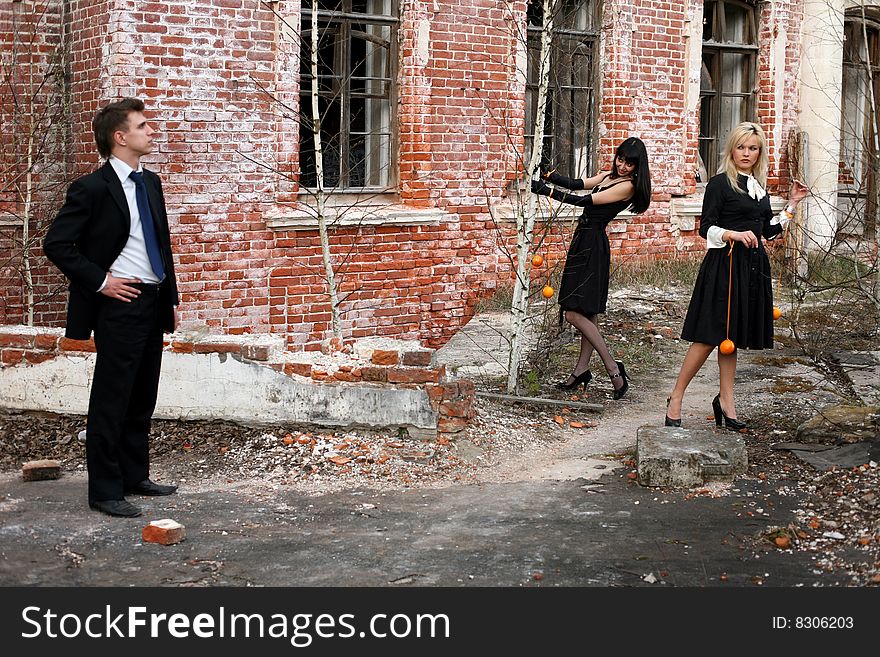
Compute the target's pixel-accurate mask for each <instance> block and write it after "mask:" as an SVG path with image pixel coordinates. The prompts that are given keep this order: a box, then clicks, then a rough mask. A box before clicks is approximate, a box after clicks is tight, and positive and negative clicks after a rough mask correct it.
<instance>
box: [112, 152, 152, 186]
mask: <svg viewBox="0 0 880 657" xmlns="http://www.w3.org/2000/svg"><path fill="white" fill-rule="evenodd" d="M108 161H109V162H110V166H112V167H113V170H114V171H115V172H116V175H117V176H119V181H120V182H125V181H126V180H127V179H128V175H129V174H130V173H131V172H132V171H138V172H140V173H143V172H144V167H143V166H141V165H140V164H139V165H138V168H137V169H132V168H131V167H130V166H128V164H126V163H125V162H123V161H122V160H120V159H119V158H118V157H116V156H115V155H111V156H110V158H109V160H108Z"/></svg>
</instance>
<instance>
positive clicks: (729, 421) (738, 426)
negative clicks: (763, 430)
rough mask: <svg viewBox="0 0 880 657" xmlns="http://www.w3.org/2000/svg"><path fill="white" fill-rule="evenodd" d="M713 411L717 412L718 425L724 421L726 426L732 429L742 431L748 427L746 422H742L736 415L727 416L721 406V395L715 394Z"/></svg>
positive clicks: (716, 421) (716, 420)
mask: <svg viewBox="0 0 880 657" xmlns="http://www.w3.org/2000/svg"><path fill="white" fill-rule="evenodd" d="M712 413H714V414H715V426H716V427H720V426H721V422H722V421H723V422H724V426H725V428H727V429H729V430H730V431H736V432H740V431H743V430H744V429H746V428H747V425H746V423H745V422H740V421H739V420H737V419H736V418H734V417H727V415H726V414H725V412H724V409H722V408H721V395H715V399H713V400H712Z"/></svg>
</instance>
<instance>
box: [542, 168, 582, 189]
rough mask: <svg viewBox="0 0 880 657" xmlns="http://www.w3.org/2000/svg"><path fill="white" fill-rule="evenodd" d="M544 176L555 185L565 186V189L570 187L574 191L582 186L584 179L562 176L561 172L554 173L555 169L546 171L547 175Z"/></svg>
mask: <svg viewBox="0 0 880 657" xmlns="http://www.w3.org/2000/svg"><path fill="white" fill-rule="evenodd" d="M544 177H545V178H546V179H547V180H549V181H550V182H551V183H553V184H554V185H556V186H557V187H565V188H566V189H571V190H574V191H578V190H580V189H583V188H584V181H583V180H582V179H580V178H569V177H567V176H563V175H562V174H559V173H556V172H555V171H548V172H547V175H546V176H544Z"/></svg>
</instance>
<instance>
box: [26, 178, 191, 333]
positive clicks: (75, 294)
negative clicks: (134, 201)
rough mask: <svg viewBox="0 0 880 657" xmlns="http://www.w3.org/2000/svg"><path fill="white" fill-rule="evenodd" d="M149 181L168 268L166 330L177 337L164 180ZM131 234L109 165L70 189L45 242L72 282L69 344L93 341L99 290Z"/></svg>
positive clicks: (48, 253) (164, 311)
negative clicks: (73, 340)
mask: <svg viewBox="0 0 880 657" xmlns="http://www.w3.org/2000/svg"><path fill="white" fill-rule="evenodd" d="M144 181H145V183H146V187H147V195H148V196H149V199H150V209H151V210H152V213H153V220H154V222H155V224H156V232H157V234H158V238H159V246H160V248H161V251H162V261H163V264H164V265H165V281H164V282H163V285H162V289H161V291H160V306H161V312H162V328H163V329H164V330H166V331H173V330H174V306H176V305H177V304H178V302H179V300H178V295H177V279H176V277H175V274H174V260H173V258H172V256H171V235H170V233H169V230H168V215H167V214H166V212H165V197H164V196H163V194H162V183H161V182H160V181H159V176H157V175H156V174H155V173H153V172H151V171H147V170H146V169H144ZM130 230H131V214H130V213H129V211H128V203H127V202H126V200H125V192H124V191H123V190H122V183H120V182H119V176H117V175H116V172H115V171H114V170H113V167H112V165H111V164H110V163H109V162H107V163H106V164H104V166H102V167H101V168H100V169H98V170H97V171H95V172H93V173H90V174H89V175H87V176H83V177H82V178H79V179H77V180H75V181H74V182H73V184H71V186H70V188H69V189H68V190H67V198H66V200H65V202H64V206H63V207H62V208H61V210H59V212H58V215H57V216H56V217H55V220H54V221H53V222H52V226H51V227H50V228H49V231H48V233H46V238H45V239H44V240H43V251H44V252H45V253H46V256H47V257H48V258H49V260H51V261H52V262H53V263H55V265H56V266H57V267H58V269H60V270H61V272H62V273H63V274H64V275H65V276H67V278H69V279H70V296H69V299H68V303H67V329H66V332H65V334H66V335H67V337H68V338H73V339H77V340H86V339H88V337H89V336H90V335H91V333H92V329H93V328H94V326H95V313H96V310H97V307H98V301H99V299H100V293H99V292H97V289H98V288H99V287H101V284H102V283H103V282H104V278H105V277H106V275H107V272H109V271H110V266H111V265H112V264H113V262H114V261H115V260H116V258H117V257H119V254H120V253H121V252H122V248H123V247H124V246H125V243H126V242H127V241H128V235H129V231H130Z"/></svg>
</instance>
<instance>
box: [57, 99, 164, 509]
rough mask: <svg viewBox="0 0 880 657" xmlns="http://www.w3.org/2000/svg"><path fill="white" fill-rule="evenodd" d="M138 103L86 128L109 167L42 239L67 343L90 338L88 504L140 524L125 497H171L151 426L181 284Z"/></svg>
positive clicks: (80, 189)
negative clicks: (154, 459)
mask: <svg viewBox="0 0 880 657" xmlns="http://www.w3.org/2000/svg"><path fill="white" fill-rule="evenodd" d="M143 111H144V104H143V102H141V101H140V100H137V99H134V98H125V99H123V100H120V101H118V102H114V103H110V104H109V105H107V106H106V107H104V108H103V109H101V110H100V111H99V112H98V113H97V114H96V115H95V118H94V120H93V121H92V131H93V132H94V134H95V142H96V144H97V146H98V152H99V153H100V154H101V156H102V157H104V158H107V162H106V163H105V164H104V166H102V167H101V168H100V169H98V170H97V171H95V172H93V173H91V174H89V175H87V176H83V177H82V178H79V179H78V180H76V181H75V182H74V183H73V184H72V185H71V186H70V188H69V189H68V191H67V198H66V200H65V203H64V206H63V207H62V208H61V210H60V211H59V212H58V216H57V217H55V221H54V222H53V223H52V226H51V227H50V228H49V231H48V233H47V234H46V239H45V240H44V242H43V250H44V251H45V253H46V256H47V257H48V258H49V259H50V260H51V261H52V262H53V263H55V264H56V265H57V266H58V268H59V269H60V270H61V271H62V272H63V273H64V275H65V276H67V278H68V279H70V295H69V299H68V306H67V329H66V333H65V334H66V335H67V337H68V338H73V339H77V340H86V339H88V338H89V336H90V335H91V332H92V331H93V330H94V332H95V350H96V351H97V358H96V360H95V372H94V376H93V378H92V389H91V394H90V397H89V415H88V426H87V432H86V459H87V465H88V472H89V506H90V507H91V508H93V509H96V510H98V511H101V512H103V513H106V514H108V515H111V516H123V517H133V516H139V515H140V514H141V510H140V509H139V508H138V507H137V506H135V505H134V504H131V503H130V502H128V501H127V500H126V499H125V495H127V494H137V495H170V494H172V493H173V492H174V491H175V490H177V487H176V486H167V485H162V484H157V483H155V482H153V481H151V480H150V462H149V440H148V439H149V433H150V419H151V417H152V415H153V410H154V409H155V407H156V396H157V394H158V389H159V371H160V367H161V362H162V334H163V332H164V331H168V332H171V331H174V329H175V328H176V326H177V304H178V296H177V281H176V280H175V277H174V261H173V259H172V256H171V236H170V233H169V230H168V217H167V215H166V212H165V198H164V196H163V195H162V184H161V183H160V181H159V177H158V176H157V175H156V174H154V173H153V172H151V171H147V170H146V169H143V167H142V166H141V163H140V159H141V157H142V156H144V155H147V154H149V153H150V152H152V150H153V137H154V135H155V134H156V133H155V130H153V128H152V127H151V126H150V124H149V123H148V122H147V119H146V117H145V116H144V114H143Z"/></svg>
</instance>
